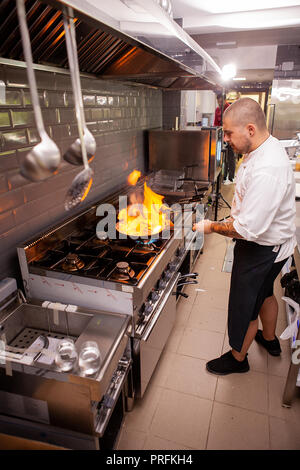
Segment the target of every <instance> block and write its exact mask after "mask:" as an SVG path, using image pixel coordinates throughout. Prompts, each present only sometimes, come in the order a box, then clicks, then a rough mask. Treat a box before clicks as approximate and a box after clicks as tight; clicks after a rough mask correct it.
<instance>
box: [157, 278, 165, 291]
mask: <svg viewBox="0 0 300 470" xmlns="http://www.w3.org/2000/svg"><path fill="white" fill-rule="evenodd" d="M166 285H167V281H166V280H165V279H160V280H159V283H158V288H159V290H163V289H164V288H165V287H166Z"/></svg>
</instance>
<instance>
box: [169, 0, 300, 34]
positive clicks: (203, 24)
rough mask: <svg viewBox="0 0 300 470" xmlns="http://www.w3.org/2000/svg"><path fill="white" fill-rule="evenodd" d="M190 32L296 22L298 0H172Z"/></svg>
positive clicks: (299, 16) (299, 10) (176, 15)
mask: <svg viewBox="0 0 300 470" xmlns="http://www.w3.org/2000/svg"><path fill="white" fill-rule="evenodd" d="M172 5H173V14H174V18H183V28H184V29H185V30H186V31H188V32H189V33H190V34H191V33H192V34H204V33H208V32H209V33H216V32H221V31H224V32H226V31H227V32H228V31H237V30H243V29H248V30H249V29H262V28H274V27H276V28H278V27H285V26H296V25H300V1H299V0H251V2H245V1H241V0H226V1H224V0H211V1H207V0H172Z"/></svg>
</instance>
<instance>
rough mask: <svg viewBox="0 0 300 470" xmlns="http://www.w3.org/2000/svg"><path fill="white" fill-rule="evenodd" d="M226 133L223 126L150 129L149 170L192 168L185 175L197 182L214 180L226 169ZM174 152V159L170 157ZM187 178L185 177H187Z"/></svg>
mask: <svg viewBox="0 0 300 470" xmlns="http://www.w3.org/2000/svg"><path fill="white" fill-rule="evenodd" d="M222 141H223V134H222V128H220V127H208V128H203V127H202V128H201V129H199V130H196V131H195V130H194V131H191V130H180V131H176V132H175V131H167V130H162V129H153V130H150V131H149V169H150V170H152V171H160V170H167V171H171V170H174V171H182V169H183V168H186V169H188V170H189V174H186V175H185V178H188V179H189V180H190V183H191V184H192V185H193V184H194V183H197V184H199V185H201V186H203V187H207V184H208V183H214V182H215V181H216V179H217V177H218V175H219V173H220V171H221V168H222V151H221V150H222ZM170 155H172V158H170ZM183 180H184V179H183Z"/></svg>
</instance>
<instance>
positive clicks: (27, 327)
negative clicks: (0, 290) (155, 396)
mask: <svg viewBox="0 0 300 470" xmlns="http://www.w3.org/2000/svg"><path fill="white" fill-rule="evenodd" d="M0 305H6V306H5V307H0V308H1V311H0V334H1V338H5V341H4V347H3V348H0V428H2V429H3V427H6V431H5V432H6V433H8V434H12V435H16V436H22V435H23V434H22V433H24V434H25V435H27V437H29V438H30V437H31V438H32V439H36V437H34V436H35V435H36V434H35V433H36V429H37V428H38V429H39V432H40V437H41V439H37V440H42V441H46V442H49V443H52V444H56V445H62V443H67V445H66V444H65V446H66V447H68V448H71V449H85V448H89V446H90V445H91V443H93V446H94V447H93V448H95V449H99V448H100V449H109V448H110V449H111V448H113V446H114V442H115V440H116V438H117V435H118V432H119V430H120V426H121V424H122V420H123V418H124V415H125V411H126V409H127V400H130V393H131V390H132V387H131V382H132V377H131V363H132V359H131V349H130V340H129V335H130V317H129V315H124V314H116V313H110V312H102V311H100V310H91V309H85V308H80V307H78V306H76V305H70V304H68V305H67V304H61V303H60V304H58V303H51V302H49V301H45V300H41V301H37V300H33V299H32V300H31V301H30V302H24V300H22V296H20V291H17V290H16V291H14V292H13V295H10V298H9V299H8V298H7V297H6V298H5V299H3V298H2V297H0ZM41 336H43V337H44V338H47V340H48V347H46V346H47V345H46V344H45V342H44V341H43V342H42V345H44V348H43V349H41V348H40V346H39V347H37V346H35V345H36V344H37V341H39V339H40V338H41ZM87 344H88V345H89V347H90V345H92V346H93V348H92V349H93V351H92V352H94V349H95V344H96V349H97V350H98V351H99V353H101V361H100V362H99V361H96V362H97V363H95V362H94V361H91V362H90V363H92V365H93V369H94V374H93V375H92V374H89V375H87V374H86V373H85V371H83V370H82V369H81V368H80V367H78V366H77V353H78V352H79V354H81V352H82V351H84V350H85V349H86V346H87ZM37 349H38V350H39V351H37ZM37 352H39V354H40V355H39V356H37V355H36V353H37ZM90 353H91V349H90V350H89V354H90ZM89 357H91V356H89ZM98 357H100V355H98ZM74 359H75V360H74ZM94 359H95V357H94ZM88 362H89V361H88ZM8 364H9V365H10V368H8V367H7V365H8ZM8 372H9V373H8ZM9 418H10V419H9ZM19 418H20V419H22V424H21V425H20V422H18V421H17V420H18V419H19ZM7 420H8V421H10V422H11V423H12V422H13V421H15V422H17V424H15V425H13V426H12V425H11V426H4V424H3V423H4V422H6V423H7ZM34 424H35V431H34V430H33V426H34Z"/></svg>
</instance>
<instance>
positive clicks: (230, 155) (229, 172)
mask: <svg viewBox="0 0 300 470" xmlns="http://www.w3.org/2000/svg"><path fill="white" fill-rule="evenodd" d="M234 173H235V155H234V151H233V150H232V148H231V147H230V145H229V144H227V152H226V157H225V165H224V180H225V179H226V178H227V176H228V179H230V180H231V181H233V178H234Z"/></svg>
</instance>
